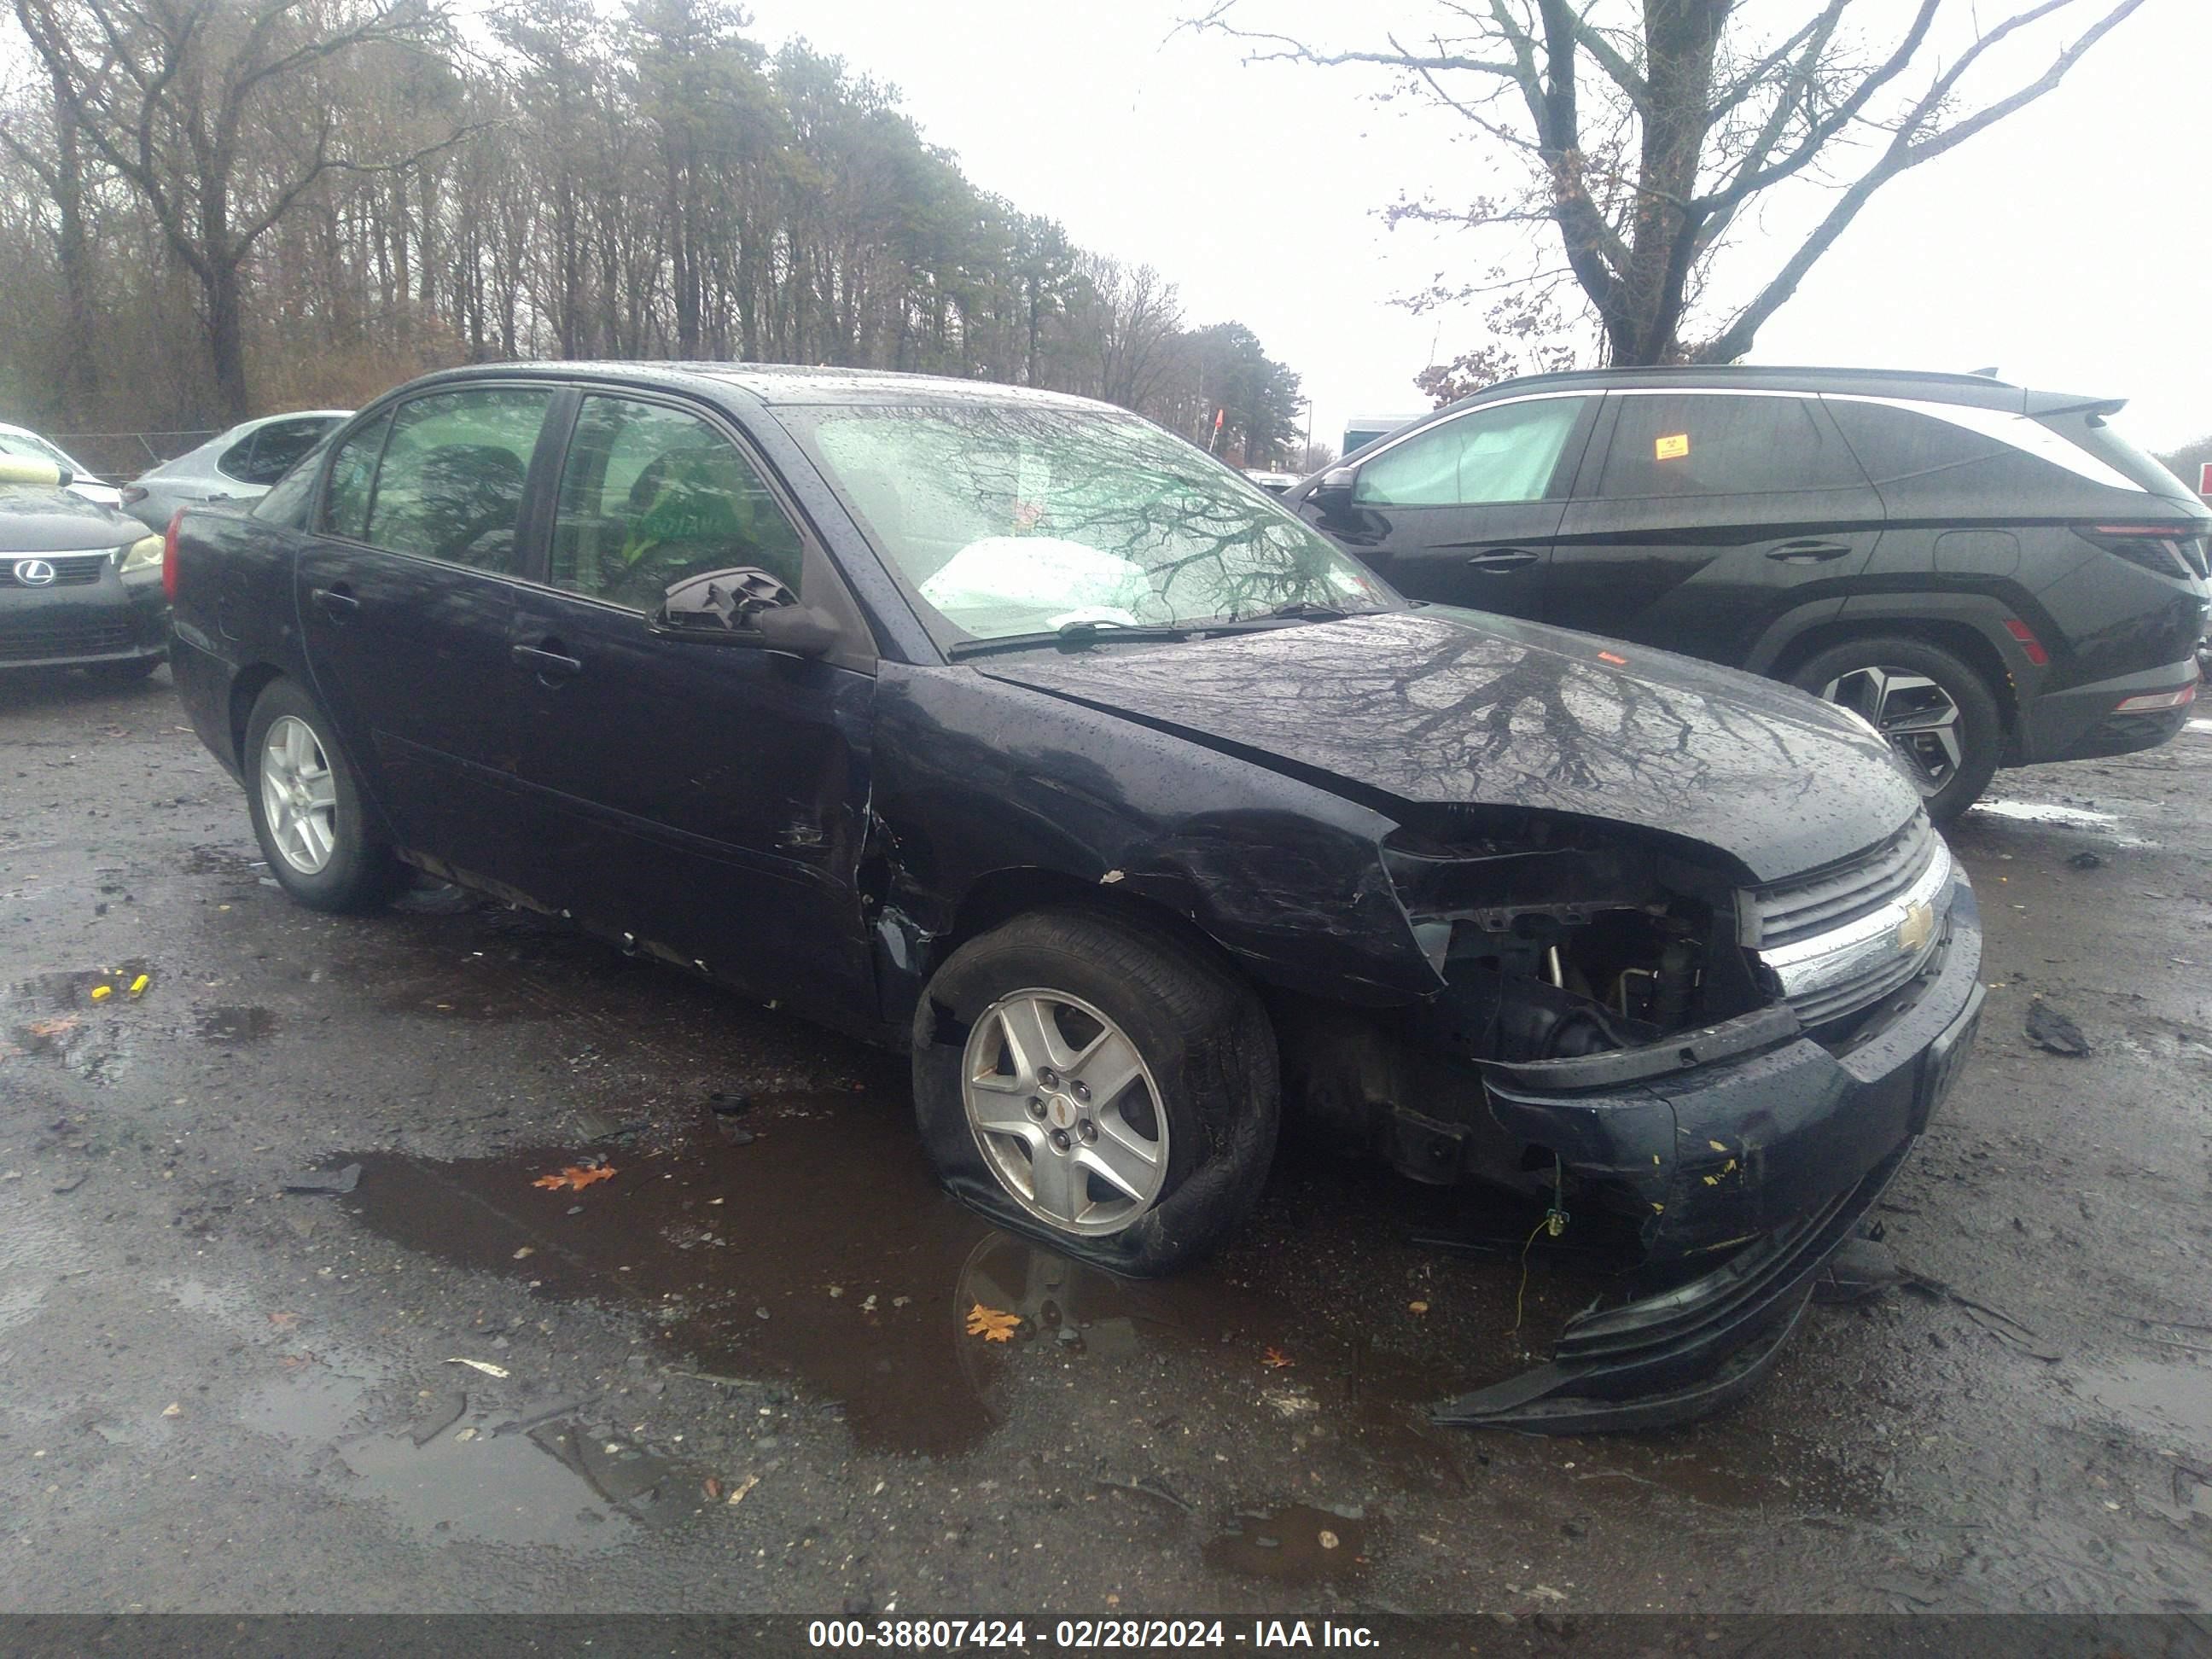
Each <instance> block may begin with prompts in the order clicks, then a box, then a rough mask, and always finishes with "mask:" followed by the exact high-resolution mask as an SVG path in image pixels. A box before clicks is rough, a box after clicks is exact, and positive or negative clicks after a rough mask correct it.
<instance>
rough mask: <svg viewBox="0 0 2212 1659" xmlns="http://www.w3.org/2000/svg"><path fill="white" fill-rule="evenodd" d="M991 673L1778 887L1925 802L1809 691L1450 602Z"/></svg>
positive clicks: (1872, 740) (1325, 768) (992, 666)
mask: <svg viewBox="0 0 2212 1659" xmlns="http://www.w3.org/2000/svg"><path fill="white" fill-rule="evenodd" d="M975 667H976V668H977V669H978V670H979V671H981V672H982V673H984V674H986V675H987V676H989V677H990V678H993V679H996V680H1000V681H1003V682H1006V683H1007V684H1014V685H1022V686H1028V687H1030V688H1031V689H1033V690H1039V691H1044V692H1048V693H1050V694H1052V695H1054V696H1060V697H1066V698H1068V699H1070V700H1071V701H1074V702H1081V703H1085V704H1087V705H1089V706H1090V707H1092V708H1101V709H1104V710H1107V711H1109V712H1111V713H1115V714H1122V715H1125V716H1127V717H1128V718H1131V719H1133V720H1141V721H1143V722H1145V723H1146V724H1147V725H1151V726H1158V727H1160V728H1161V729H1164V730H1167V731H1171V732H1177V733H1179V734H1181V735H1183V736H1185V737H1188V738H1192V739H1194V740H1195V741H1198V742H1201V743H1206V744H1210V745H1211V746H1213V747H1216V748H1220V749H1224V750H1229V751H1231V752H1234V753H1237V754H1240V755H1242V756H1243V757H1247V758H1249V759H1253V760H1255V761H1257V762H1258V763H1261V764H1263V765H1268V766H1271V767H1273V768H1274V769H1278V770H1282V771H1286V772H1291V773H1294V774H1305V775H1315V774H1320V775H1324V776H1325V778H1328V779H1334V780H1338V781H1341V783H1343V784H1345V785H1349V786H1351V787H1352V789H1354V790H1355V791H1359V792H1365V793H1379V794H1382V795H1384V796H1388V797H1390V798H1393V799H1395V800H1398V801H1402V802H1409V803H1419V804H1424V805H1426V804H1446V805H1459V804H1479V805H1498V806H1513V807H1525V808H1536V809H1541V810H1545V811H1559V812H1565V813H1571V814H1574V815H1576V816H1578V817H1588V818H1593V819H1599V820H1605V821H1610V822H1613V823H1626V824H1632V825H1635V826H1637V827H1638V828H1640V829H1650V830H1655V831H1658V832H1661V833H1662V834H1665V835H1668V836H1681V837H1686V838H1688V839H1691V840H1694V841H1697V842H1703V843H1705V844H1706V845H1708V846H1711V847H1713V848H1719V849H1720V850H1722V851H1723V852H1724V853H1726V854H1729V855H1730V856H1731V857H1732V858H1733V859H1734V860H1735V861H1736V862H1737V863H1739V864H1740V865H1741V866H1742V867H1743V868H1744V869H1745V870H1746V871H1747V872H1749V874H1750V876H1751V878H1752V879H1753V880H1754V881H1759V882H1769V881H1777V880H1779V879H1781V878H1784V877H1786V876H1794V875H1798V874H1802V872H1805V871H1808V870H1811V869H1815V868H1817V867H1819V866H1821V865H1824V864H1828V863H1832V862H1833V861H1834V860H1838V859H1842V858H1847V857H1849V856H1850V855H1851V854H1854V853H1857V852H1861V851H1863V850H1864V849H1865V848H1868V847H1869V846H1871V845H1873V844H1874V843H1875V842H1879V841H1881V840H1882V839H1883V838H1884V837H1885V836H1888V835H1890V834H1892V833H1893V832H1894V831H1895V830H1896V829H1898V828H1899V826H1900V825H1901V824H1903V823H1905V821H1906V820H1907V819H1908V818H1910V817H1911V816H1912V814H1913V813H1914V811H1917V808H1918V806H1919V805H1920V799H1919V796H1918V793H1917V792H1916V791H1915V790H1914V788H1913V787H1912V786H1911V783H1909V782H1908V781H1906V780H1905V777H1904V775H1903V774H1901V773H1900V772H1899V770H1898V769H1897V768H1896V767H1895V765H1894V764H1893V763H1892V762H1891V760H1890V757H1889V754H1888V750H1887V746H1886V745H1885V744H1883V743H1882V742H1881V739H1880V738H1876V737H1875V736H1873V735H1872V734H1871V733H1870V732H1865V731H1863V730H1862V729H1860V728H1859V727H1858V726H1856V725H1855V724H1854V723H1852V722H1851V721H1850V720H1848V719H1847V718H1846V717H1845V716H1844V715H1843V714H1841V713H1840V712H1838V710H1836V709H1833V708H1830V707H1829V706H1828V705H1827V704H1826V703H1823V702H1819V701H1818V700H1817V699H1815V698H1813V697H1810V696H1807V695H1806V694H1804V693H1803V692H1801V691H1796V690H1792V689H1790V687H1788V686H1784V685H1781V684H1776V683H1775V682H1772V681H1770V680H1762V679H1759V678H1754V677H1753V676H1751V675H1749V674H1741V673H1737V672H1735V671H1732V670H1729V669H1724V668H1717V667H1715V666H1713V665H1711V664H1708V663H1702V662H1696V661H1693V660H1692V659H1688V658H1686V657H1678V656H1674V655H1673V654H1672V653H1668V652H1662V651H1650V650H1647V649H1645V648H1644V647H1640V646H1632V645H1623V644H1620V643H1619V642H1617V641H1607V640H1601V639H1597V638H1595V637H1593V636H1591V635H1586V634H1577V633H1571V632H1569V631H1568V630H1566V629H1555V628H1546V627H1542V626H1540V625H1538V624H1535V623H1520V622H1516V621H1513V620H1511V619H1510V618H1505V617H1492V616H1490V615H1487V614H1486V613H1480V612H1475V611H1454V610H1449V609H1447V608H1445V607H1443V606H1437V605H1430V606H1423V607H1421V608H1419V609H1418V610H1414V611H1398V612H1390V613H1387V614H1383V615H1380V616H1373V617H1350V618H1347V619H1346V620H1345V621H1342V622H1338V623H1304V624H1297V625H1293V626H1290V627H1285V628H1282V629H1271V630H1268V631H1266V632H1260V633H1253V634H1243V635H1229V636H1226V637H1222V638H1216V639H1211V640H1200V641H1190V642H1188V643H1185V644H1179V645H1170V646H1166V647H1160V648H1157V649H1145V648H1139V647H1136V646H1135V645H1133V644H1132V645H1130V646H1122V647H1116V646H1113V645H1105V646H1097V647H1091V648H1089V649H1085V650H1079V651H1058V650H1051V649H1047V650H1042V651H1036V652H1026V653H1021V654H1019V655H1012V656H1005V657H991V658H985V659H980V660H978V661H976V662H975Z"/></svg>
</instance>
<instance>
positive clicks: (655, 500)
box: [512, 392, 875, 1016]
mask: <svg viewBox="0 0 2212 1659" xmlns="http://www.w3.org/2000/svg"><path fill="white" fill-rule="evenodd" d="M558 477H559V487H558V489H557V492H556V497H555V507H554V513H553V527H552V537H551V561H550V571H549V580H548V582H547V584H546V585H545V586H535V587H532V589H531V590H530V591H529V592H526V593H525V594H524V595H523V596H522V598H521V600H520V605H519V606H518V608H517V611H516V613H515V616H514V618H513V633H512V638H513V647H514V650H515V653H517V655H518V656H519V657H520V658H521V659H524V660H526V661H527V662H529V663H531V664H533V665H535V671H533V672H532V673H528V674H526V675H523V676H520V677H519V678H518V684H519V686H520V699H521V703H522V708H523V711H524V717H523V726H522V732H521V738H522V749H521V757H520V776H521V778H522V779H523V781H525V782H526V784H527V785H528V786H530V793H531V794H532V797H533V799H534V801H535V803H536V808H534V810H537V809H543V810H544V811H546V813H547V828H546V830H545V836H546V839H545V843H544V848H543V849H542V850H543V851H544V854H546V855H547V857H548V858H549V859H550V861H551V863H552V865H553V866H554V868H555V870H556V872H557V873H556V881H557V883H558V885H559V890H560V892H561V895H562V897H561V902H562V905H563V906H564V907H565V908H572V909H573V910H574V911H575V912H576V914H578V915H580V916H582V917H584V918H585V919H586V920H587V921H592V922H593V923H595V924H596V925H598V926H599V927H602V928H603V929H605V930H608V931H612V932H617V933H628V934H631V935H634V936H635V939H636V940H637V942H638V944H639V945H640V947H641V948H643V949H647V950H650V951H653V952H654V953H656V954H659V955H663V956H667V957H674V958H677V959H679V960H681V961H683V962H685V963H693V964H697V965H703V966H705V967H706V968H707V969H709V970H710V971H712V972H714V974H716V975H718V976H720V977H724V978H728V979H731V980H734V981H738V982H740V983H744V984H749V985H751V986H754V987H757V988H758V989H759V990H760V991H761V993H762V994H763V995H768V996H776V997H782V998H786V999H788V1000H792V1001H793V1002H795V1003H798V1004H799V1005H800V1006H805V1007H808V1008H811V1009H812V1010H815V1011H817V1012H829V1013H831V1014H832V1015H833V1016H834V1014H835V1013H836V1012H837V1011H839V1010H842V1009H845V1008H849V1007H851V1006H854V1004H855V1002H856V1000H860V1001H865V1000H870V996H871V994H870V993H869V991H868V988H867V987H868V986H869V982H870V981H869V966H868V956H867V953H866V950H865V948H864V940H865V934H864V932H863V927H862V923H861V919H860V898H859V894H858V892H857V890H856V888H855V870H856V866H857V864H858V860H859V856H860V843H861V838H862V834H863V830H864V827H865V823H866V801H867V778H868V764H867V763H868V732H869V722H870V714H871V708H872V699H873V694H874V690H875V679H874V676H873V673H872V656H871V655H870V654H868V653H866V652H865V651H864V652H863V653H862V655H861V658H860V660H859V661H858V662H857V663H856V662H855V661H854V659H851V658H850V657H849V656H848V657H844V658H842V659H841V661H842V665H841V662H833V661H830V660H825V659H801V658H799V657H798V656H795V655H791V654H787V653H778V652H773V651H769V650H765V649H762V648H759V647H756V646H750V645H742V644H739V645H732V644H731V643H728V642H726V641H714V640H704V639H699V638H696V637H694V638H670V637H667V636H666V635H659V634H655V633H654V632H653V631H652V629H650V627H649V626H648V617H649V616H650V614H651V613H652V612H653V610H654V609H655V608H656V607H657V606H658V605H659V603H660V601H661V599H662V596H663V594H664V592H665V590H666V589H667V587H668V586H670V585H671V584H673V583H676V582H678V581H681V580H684V579H686V578H689V577H692V576H696V575H702V574H706V573H708V572H710V571H719V570H728V569H733V568H741V567H750V568H753V569H756V570H759V571H763V572H765V573H766V574H768V575H769V576H771V577H773V578H774V579H775V581H776V582H778V583H780V584H781V586H783V587H785V588H787V589H788V590H789V591H790V592H791V593H792V594H793V595H794V596H796V597H797V598H798V599H799V600H800V601H801V602H802V603H805V604H806V605H810V606H813V607H816V608H827V609H829V611H832V612H833V613H844V614H849V613H850V612H849V606H848V605H843V604H841V603H840V599H839V596H838V595H837V593H836V592H832V590H833V589H835V588H836V584H837V582H838V580H839V579H838V577H837V575H836V572H835V570H834V569H833V568H831V567H830V566H829V562H828V559H827V557H826V555H825V554H824V553H823V550H821V549H820V548H819V547H818V546H817V545H816V544H814V543H813V542H812V541H811V538H809V537H808V536H807V535H805V534H804V533H803V532H801V531H800V529H799V524H798V521H797V520H796V517H795V515H794V514H793V513H792V512H791V511H789V510H788V508H787V504H786V502H785V501H783V499H782V498H781V495H779V494H778V492H777V491H776V490H775V489H774V488H772V487H771V485H770V483H769V481H768V477H767V473H766V470H765V468H763V466H762V465H759V464H758V462H757V458H756V457H755V456H754V455H753V453H751V452H750V449H749V448H748V447H746V446H745V445H744V443H743V442H742V441H740V439H739V436H738V434H737V432H736V431H735V430H734V428H732V427H730V426H728V425H726V424H724V423H723V422H721V421H720V419H719V417H716V416H710V415H709V414H708V413H707V412H706V411H704V410H701V409H698V408H696V407H693V406H691V405H690V404H683V403H678V402H674V401H665V400H661V399H659V398H650V397H646V396H640V395H634V394H629V393H624V394H621V395H617V394H614V393H611V392H586V394H585V395H584V397H583V398H582V400H581V403H580V406H579V408H578V411H577V414H576V417H575V422H574V435H573V436H571V437H570V438H569V440H568V445H567V449H566V453H565V457H564V458H563V460H562V466H561V469H560V471H559V475H558ZM854 633H855V635H857V629H855V630H854Z"/></svg>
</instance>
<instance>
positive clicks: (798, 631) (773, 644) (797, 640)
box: [753, 605, 837, 657]
mask: <svg viewBox="0 0 2212 1659" xmlns="http://www.w3.org/2000/svg"><path fill="white" fill-rule="evenodd" d="M753 631H754V632H755V633H757V635H759V636H760V642H761V644H762V645H763V646H764V647H766V648H767V649H769V650H770V651H788V652H790V653H792V654H793V656H799V657H818V656H821V655H822V654H823V653H824V652H826V651H828V650H829V647H832V646H834V645H836V643H837V624H836V623H834V622H832V621H830V620H829V617H828V616H826V615H825V614H824V613H823V612H822V611H817V610H815V609H813V608H812V607H811V606H810V605H777V606H775V607H774V608H773V609H772V610H768V611H761V612H760V613H758V614H757V616H755V617H753Z"/></svg>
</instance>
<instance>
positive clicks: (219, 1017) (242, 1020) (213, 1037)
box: [192, 1003, 276, 1044]
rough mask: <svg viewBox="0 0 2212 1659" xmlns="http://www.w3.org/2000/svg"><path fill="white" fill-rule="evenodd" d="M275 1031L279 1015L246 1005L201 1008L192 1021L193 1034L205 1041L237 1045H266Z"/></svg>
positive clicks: (235, 1004) (229, 1004)
mask: <svg viewBox="0 0 2212 1659" xmlns="http://www.w3.org/2000/svg"><path fill="white" fill-rule="evenodd" d="M275 1032H276V1015H275V1014H274V1013H272V1012H270V1011H269V1010H268V1009H266V1008H263V1007H259V1006H253V1005H250V1004H244V1003H226V1004H223V1005H221V1006H216V1007H211V1008H202V1009H200V1010H199V1011H198V1012H197V1013H196V1014H195V1015H194V1016H193V1019H192V1035H193V1036H197V1038H199V1040H200V1041H201V1042H213V1043H217V1044H236V1043H247V1042H265V1041H266V1040H267V1039H268V1038H269V1037H270V1036H272V1035H274V1033H275Z"/></svg>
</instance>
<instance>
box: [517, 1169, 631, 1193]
mask: <svg viewBox="0 0 2212 1659" xmlns="http://www.w3.org/2000/svg"><path fill="white" fill-rule="evenodd" d="M614 1175H615V1166H614V1165H613V1164H595V1165H592V1166H591V1167H589V1168H586V1166H584V1165H582V1164H570V1165H568V1168H567V1169H565V1170H562V1171H561V1173H560V1174H559V1175H549V1176H538V1179H537V1180H535V1181H533V1182H531V1183H530V1184H531V1185H532V1186H533V1187H543V1188H545V1189H546V1190H547V1191H548V1192H555V1193H580V1192H582V1191H583V1190H584V1188H586V1187H588V1186H590V1185H591V1184H592V1182H594V1181H611V1180H613V1179H614Z"/></svg>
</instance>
